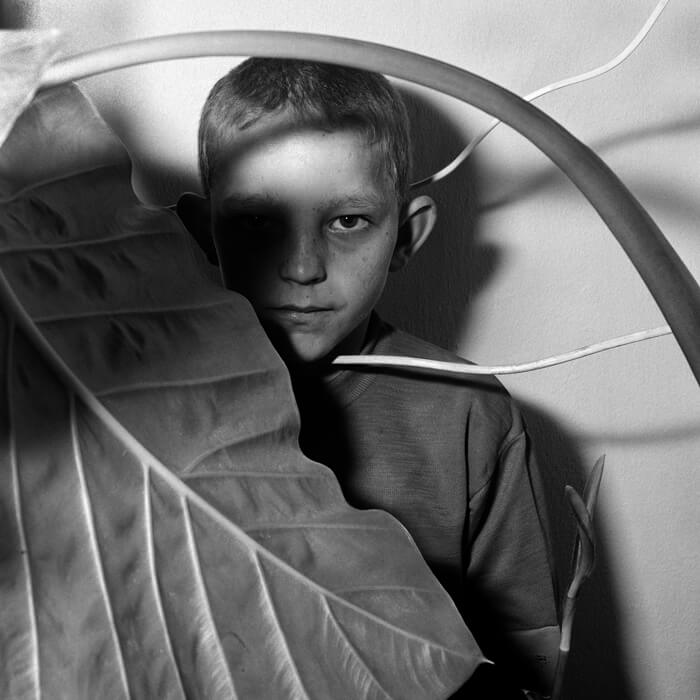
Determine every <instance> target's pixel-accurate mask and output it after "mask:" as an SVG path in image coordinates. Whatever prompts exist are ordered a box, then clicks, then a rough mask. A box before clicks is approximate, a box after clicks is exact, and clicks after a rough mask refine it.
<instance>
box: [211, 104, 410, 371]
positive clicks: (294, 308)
mask: <svg viewBox="0 0 700 700" xmlns="http://www.w3.org/2000/svg"><path fill="white" fill-rule="evenodd" d="M210 206H211V217H212V234H213V237H214V243H215V246H216V249H217V253H218V257H219V263H220V266H221V271H222V276H223V280H224V284H225V285H226V286H227V287H228V288H230V289H234V290H236V291H238V292H240V293H242V294H243V295H244V296H246V297H247V298H248V299H249V300H250V302H251V303H252V305H253V307H254V308H255V311H256V312H257V314H258V317H259V318H260V321H261V322H262V324H263V325H264V326H265V328H266V330H267V331H268V333H269V334H270V337H271V338H272V340H273V342H274V343H275V345H276V347H277V349H278V351H279V352H280V353H281V354H282V355H283V356H284V357H285V359H286V360H287V361H288V362H292V363H299V362H301V363H310V362H315V361H317V360H322V359H324V358H328V357H329V356H330V357H333V356H334V355H336V354H339V353H353V352H357V351H358V350H359V349H360V347H361V343H362V340H363V337H364V332H365V329H366V325H367V320H368V318H369V314H370V311H371V310H372V309H373V307H374V306H375V304H376V303H377V301H378V299H379V297H380V295H381V293H382V290H383V288H384V284H385V282H386V278H387V273H388V270H389V265H390V263H391V260H392V256H393V254H394V249H395V246H396V241H397V230H398V223H399V219H398V217H399V211H398V202H397V197H396V193H395V190H394V187H393V184H392V182H391V181H390V180H389V178H388V177H387V176H386V175H385V173H384V169H383V168H382V167H380V163H378V155H377V153H376V152H375V149H373V148H372V147H371V146H370V145H369V144H368V143H367V140H366V138H365V137H364V136H363V135H362V134H360V133H358V132H356V131H354V130H351V129H348V130H341V131H332V132H328V131H323V130H320V129H315V128H311V127H305V126H295V125H294V122H293V120H292V119H290V118H288V117H285V115H272V116H270V115H268V116H266V117H263V118H261V119H260V120H259V121H257V122H256V123H255V124H254V125H253V126H251V127H248V128H247V129H245V130H244V131H241V132H239V134H238V135H237V138H236V140H235V143H234V145H233V146H232V148H231V149H230V152H227V154H226V156H225V158H224V160H222V161H221V166H220V167H219V169H218V175H217V178H216V182H215V183H214V184H213V187H212V190H211V200H210Z"/></svg>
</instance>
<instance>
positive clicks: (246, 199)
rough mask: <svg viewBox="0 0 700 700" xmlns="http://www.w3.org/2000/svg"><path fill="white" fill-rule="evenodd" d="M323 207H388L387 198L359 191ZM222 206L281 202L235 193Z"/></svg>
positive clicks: (266, 204) (329, 200)
mask: <svg viewBox="0 0 700 700" xmlns="http://www.w3.org/2000/svg"><path fill="white" fill-rule="evenodd" d="M323 205H324V206H325V207H326V208H327V209H342V208H343V207H357V208H360V209H362V208H372V209H380V208H383V207H384V206H385V205H386V198H385V197H383V196H382V195H381V194H380V193H378V192H373V191H359V192H353V193H349V194H346V195H340V196H338V197H330V198H328V199H326V200H325V201H324V202H323ZM222 206H224V207H226V208H229V207H241V208H243V209H247V208H255V207H273V206H279V201H278V200H277V198H276V197H274V196H273V195H270V194H266V193H250V194H244V193H238V192H233V193H231V194H229V195H227V196H226V197H225V198H224V199H223V201H222Z"/></svg>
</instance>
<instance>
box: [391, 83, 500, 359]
mask: <svg viewBox="0 0 700 700" xmlns="http://www.w3.org/2000/svg"><path fill="white" fill-rule="evenodd" d="M401 93H402V96H403V97H404V100H405V102H406V106H407V108H408V112H409V116H410V118H411V124H412V141H413V146H414V149H413V150H414V167H413V176H412V179H413V180H418V179H420V178H423V177H425V176H427V175H429V174H431V173H434V172H435V171H437V170H439V169H440V168H442V167H443V166H445V165H446V164H447V163H449V162H450V161H451V160H452V158H454V157H455V156H456V155H457V154H458V153H459V152H460V151H461V150H462V148H463V147H464V145H465V140H464V136H463V134H462V133H461V132H460V130H459V129H458V128H457V127H456V126H455V125H454V124H452V123H451V122H450V121H449V120H448V119H447V118H446V117H445V115H444V114H443V113H442V112H440V111H439V110H438V109H437V108H436V107H435V106H434V105H433V104H432V103H430V102H429V101H428V100H426V99H425V98H423V97H422V96H421V95H420V94H419V93H417V92H414V91H411V90H409V89H402V90H401ZM475 164H478V156H476V157H475V156H472V157H471V158H469V159H468V160H467V162H466V163H464V164H463V165H461V166H460V168H459V169H458V170H457V172H456V173H454V174H453V175H451V176H450V177H448V178H446V179H445V180H442V181H440V182H439V183H437V184H435V185H428V186H424V187H422V188H420V190H417V191H412V192H411V194H412V195H413V196H416V194H428V195H430V196H431V197H432V198H433V199H434V200H435V201H436V203H437V207H438V220H437V224H436V227H435V230H434V231H433V233H432V235H431V237H430V238H429V239H428V241H427V242H426V243H425V245H424V246H423V248H422V249H421V250H420V252H419V253H418V255H417V256H416V258H415V259H414V260H412V261H411V262H410V263H409V265H408V266H407V267H406V268H405V269H404V270H401V271H399V272H395V273H393V274H391V275H389V282H388V284H387V288H386V291H385V293H384V297H383V298H382V301H381V303H380V304H379V311H380V313H382V315H384V316H386V317H387V319H388V320H390V321H391V322H392V323H396V325H398V326H399V327H401V328H402V329H404V330H406V331H408V332H410V333H414V334H415V335H417V336H419V337H421V338H425V339H426V340H429V341H431V342H433V343H435V344H436V345H440V346H442V347H446V348H448V349H450V350H454V349H455V348H456V342H457V341H456V339H457V337H458V336H459V329H460V328H461V327H462V326H463V324H464V323H465V310H467V309H469V308H470V306H471V303H470V302H471V300H472V299H473V298H474V297H476V296H477V295H478V294H479V293H480V292H481V291H482V289H483V288H484V287H485V286H486V284H487V282H488V279H489V278H490V277H491V275H492V273H493V271H494V270H495V269H496V267H497V265H498V264H499V263H500V257H501V255H500V254H501V251H500V250H499V249H498V248H497V247H496V246H493V245H491V244H486V243H484V242H481V241H479V240H478V236H477V230H476V225H475V213H476V202H477V201H478V196H477V195H478V192H477V186H478V179H477V178H475V177H474V176H473V169H474V167H475ZM477 167H478V166H477ZM454 260H461V261H463V263H464V264H463V266H462V267H461V268H458V266H456V265H455V264H454Z"/></svg>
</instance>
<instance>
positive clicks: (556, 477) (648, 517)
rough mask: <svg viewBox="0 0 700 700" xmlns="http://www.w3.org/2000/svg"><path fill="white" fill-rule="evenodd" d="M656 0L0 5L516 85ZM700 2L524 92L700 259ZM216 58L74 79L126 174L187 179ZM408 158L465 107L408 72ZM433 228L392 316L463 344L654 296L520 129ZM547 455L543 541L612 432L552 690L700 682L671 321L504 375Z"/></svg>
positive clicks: (627, 320)
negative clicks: (396, 55)
mask: <svg viewBox="0 0 700 700" xmlns="http://www.w3.org/2000/svg"><path fill="white" fill-rule="evenodd" d="M654 5H655V0H627V1H626V2H624V3H612V2H609V0H590V1H589V2H586V3H582V2H578V1H577V0H545V1H540V2H537V3H534V2H528V3H523V2H518V0H499V1H497V2H493V1H491V2H489V1H488V0H472V1H471V2H468V3H467V2H463V1H460V0H443V1H442V2H435V0H432V1H431V2H428V1H421V0H389V1H387V0H384V1H382V2H373V3H369V2H359V1H358V0H355V1H349V2H338V1H337V0H285V1H282V0H277V1H274V2H273V1H271V0H239V1H238V2H231V0H208V2H202V3H195V2H185V1H184V0H138V1H137V0H121V1H120V2H114V0H24V1H22V0H15V1H14V2H9V3H7V4H6V5H5V9H4V19H5V21H6V22H9V23H14V24H15V25H25V26H26V25H31V26H58V27H62V28H63V29H65V32H66V43H65V45H66V53H73V52H75V51H78V50H84V49H87V48H92V47H96V46H100V45H104V44H107V43H113V42H117V41H121V40H125V39H130V38H135V37H140V36H146V35H153V34H161V33H169V32H178V31H192V30H198V29H211V28H231V29H244V28H258V29H260V28H264V29H286V30H299V31H310V32H322V33H329V34H338V35H345V36H350V37H356V38H361V39H368V40H372V41H377V42H381V43H386V44H390V45H395V46H399V47H402V48H405V49H409V50H413V51H416V52H419V53H423V54H427V55H430V56H433V57H436V58H439V59H442V60H445V61H447V62H450V63H453V64H456V65H458V66H461V67H464V68H467V69H469V70H472V71H474V72H476V73H479V74H481V75H484V76H485V77H488V78H491V79H493V80H495V81H497V82H499V83H501V84H503V85H505V86H506V87H509V88H511V89H512V90H514V91H516V92H518V93H521V94H524V93H527V92H529V91H531V90H533V89H535V88H538V87H540V86H542V85H544V84H546V83H549V82H552V81H554V80H557V79H560V78H562V77H565V76H568V75H571V74H574V73H577V72H581V71H583V70H588V69H590V68H592V67H594V66H597V65H599V64H601V63H603V62H605V61H607V60H608V59H609V58H611V57H612V56H613V55H614V54H616V53H617V52H618V51H619V50H620V49H621V48H622V47H623V46H624V45H625V44H626V43H627V42H628V41H629V40H630V39H631V37H632V36H633V35H634V34H635V33H636V32H637V30H638V29H639V27H641V25H642V24H643V22H644V20H645V19H646V17H647V16H648V15H649V14H650V13H651V11H652V9H653V7H654ZM699 39H700V5H698V4H697V0H672V1H671V3H670V5H669V7H668V8H667V9H666V10H665V12H664V14H663V15H662V17H661V19H660V20H659V22H658V24H657V26H656V27H655V28H654V29H653V30H652V33H651V35H650V36H649V38H648V39H647V40H646V42H645V43H644V44H643V45H642V47H641V48H640V49H639V50H638V52H637V53H636V54H635V55H634V56H633V57H632V58H631V59H630V60H629V61H628V62H627V63H625V64H624V65H623V66H621V67H620V68H618V69H617V70H616V71H615V72H613V73H611V74H608V75H607V76H605V77H603V78H599V79H597V80H595V81H594V82H591V83H588V84H585V85H582V86H577V87H573V88H568V89H567V90H565V91H563V92H560V93H558V94H555V95H551V96H548V97H546V98H544V99H543V100H542V101H541V102H540V103H539V104H540V106H541V107H542V108H543V109H545V110H546V111H547V112H548V113H549V114H551V115H552V116H553V117H554V118H555V119H557V120H559V121H560V122H561V123H562V124H563V125H564V126H566V127H567V128H569V129H570V130H571V131H573V133H574V134H575V135H577V136H578V137H579V138H581V139H582V140H584V141H585V142H586V143H588V144H589V145H591V146H592V147H593V148H594V149H595V150H596V151H597V152H598V153H599V154H600V155H601V156H602V157H603V158H604V159H605V160H606V161H607V162H608V163H609V164H610V165H611V166H612V167H613V169H614V170H615V171H616V172H617V173H618V174H619V175H620V176H621V178H622V179H623V180H624V181H625V182H626V184H627V185H628V186H629V188H630V189H631V190H632V191H633V192H634V193H635V194H636V195H637V196H638V198H639V199H640V200H641V202H642V203H643V204H644V205H645V206H646V207H647V209H648V211H649V212H650V213H651V215H652V217H653V218H654V219H655V220H656V222H657V223H658V224H659V225H660V227H661V229H662V230H663V231H664V232H665V233H666V235H667V237H668V238H669V239H670V241H671V243H672V244H673V245H674V246H675V247H676V249H677V250H678V252H679V253H680V255H681V256H682V257H683V258H684V260H685V261H686V263H687V264H688V266H689V267H690V268H691V271H693V272H694V274H696V275H697V273H698V270H699V268H700V240H699V238H698V230H697V225H698V224H697V222H698V220H700V157H699V156H700V98H699V96H698V85H699V83H698V76H699V75H700V49H698V46H699V43H698V40H699ZM231 63H232V59H205V60H197V61H187V62H177V63H172V64H168V65H158V66H149V67H143V68H138V69H128V70H124V71H121V72H119V73H113V74H110V75H108V76H102V77H98V78H93V79H90V80H87V81H85V82H84V86H85V88H86V89H87V90H88V92H89V93H90V94H92V96H93V97H94V98H95V99H96V101H97V103H98V105H99V106H100V108H101V109H102V110H103V113H104V114H105V116H106V117H107V118H108V119H109V120H110V121H111V123H112V124H113V125H114V126H115V128H117V129H118V131H119V132H120V133H121V135H122V136H123V138H125V140H127V142H128V144H129V146H130V148H131V150H132V152H133V155H134V158H135V160H136V161H137V162H138V163H139V165H140V169H139V172H138V173H137V180H138V182H139V183H140V187H142V188H143V192H144V194H145V196H148V197H150V198H154V199H159V200H161V201H164V202H168V201H169V200H171V199H172V198H173V197H174V196H175V195H176V193H177V192H178V191H179V190H181V189H182V188H185V187H196V184H197V180H196V174H195V147H196V146H195V132H196V121H197V115H198V110H199V108H200V106H201V103H202V101H203V99H204V96H205V93H206V91H207V89H208V87H209V86H210V84H211V83H212V82H213V80H214V79H215V78H216V77H218V76H219V74H221V73H223V72H224V71H225V70H226V69H227V68H228V67H229V66H230V65H231ZM409 92H410V96H411V100H410V102H411V105H412V111H413V112H414V113H415V115H416V119H417V123H418V131H419V134H418V137H417V150H418V151H419V154H422V156H421V157H420V162H419V166H418V172H417V173H416V175H417V176H418V175H423V174H426V173H427V172H428V171H429V170H430V168H431V166H432V167H439V166H440V165H441V164H443V163H444V162H446V161H447V160H448V159H449V155H450V154H452V153H453V152H456V151H457V150H459V146H460V144H461V143H462V142H464V141H465V140H466V139H467V138H468V136H470V135H471V134H473V133H474V131H475V129H476V128H477V127H478V126H479V125H480V124H483V123H484V122H485V118H484V117H483V115H479V114H477V113H475V111H474V110H472V109H471V108H469V107H466V106H464V105H461V104H459V103H456V102H454V101H452V100H449V99H447V98H444V97H442V96H439V95H435V94H432V93H430V91H427V90H421V91H418V90H417V89H413V88H410V89H409ZM430 192H431V194H434V196H435V197H436V198H437V199H438V200H439V203H440V205H441V212H442V215H441V222H440V226H439V228H438V231H437V232H436V233H435V234H434V236H433V239H432V240H431V241H430V242H429V243H428V245H427V246H426V249H424V251H422V252H421V254H420V256H419V257H418V258H417V259H416V261H415V263H414V264H413V266H412V268H411V269H410V270H408V271H406V272H405V273H399V275H398V276H397V279H395V280H394V281H393V283H392V286H391V289H390V290H389V291H388V294H387V298H386V299H385V301H384V303H383V305H382V310H383V312H384V314H385V316H387V317H388V318H389V319H391V320H394V321H397V322H398V323H399V324H401V325H403V326H405V327H407V328H408V329H409V330H413V331H415V332H417V333H419V334H421V335H424V336H427V337H428V338H429V339H431V340H434V341H436V342H439V343H442V344H445V345H448V346H450V347H452V348H454V349H457V350H458V351H459V352H460V353H462V354H464V355H465V356H468V357H470V358H471V359H473V360H475V361H478V362H481V363H495V362H502V361H517V360H527V359H534V358H538V357H541V356H545V355H548V354H553V353H555V352H559V351H564V350H568V349H572V348H575V347H580V346H583V345H586V344H589V343H591V342H594V341H597V340H600V339H603V338H607V337H611V336H615V335H621V334H624V333H627V332H631V331H635V330H639V329H643V328H647V327H651V326H655V325H660V324H661V323H663V319H662V317H661V315H660V313H659V311H658V310H657V309H656V307H655V304H654V303H653V301H652V299H651V297H650V295H649V293H648V292H647V291H646V288H645V287H644V286H643V284H642V282H641V281H640V279H639V278H638V276H637V275H636V273H635V272H634V270H633V269H632V266H631V264H630V263H629V262H628V260H627V259H626V257H625V256H624V254H623V253H622V251H621V249H620V248H619V247H618V245H617V244H616V243H615V241H614V239H613V238H612V236H611V235H610V234H609V233H608V231H607V229H606V228H605V226H604V225H603V224H602V223H601V221H600V220H599V219H598V218H597V216H596V215H595V213H594V212H593V210H592V209H591V207H590V206H588V205H587V204H586V202H585V201H584V200H583V198H582V197H581V196H580V195H579V194H578V192H577V191H576V190H574V188H573V187H572V186H571V185H569V184H568V183H567V182H566V181H565V179H564V178H563V176H562V175H561V174H560V173H559V172H558V171H557V170H556V169H555V168H554V167H553V166H552V165H551V164H550V163H549V162H548V161H547V160H546V159H545V158H544V157H543V156H541V155H540V154H539V153H538V152H536V151H535V149H534V148H533V147H532V146H531V145H530V144H528V143H527V142H525V141H524V140H523V139H522V138H520V137H519V136H517V135H516V134H514V133H513V132H511V131H509V130H508V129H506V128H499V129H498V130H497V131H496V132H495V133H494V134H492V135H491V136H490V137H489V138H488V139H487V141H486V142H485V143H484V144H483V145H482V146H481V147H480V148H479V149H478V151H477V153H476V154H475V156H474V158H473V159H472V160H471V161H470V162H469V164H468V165H467V166H466V167H465V168H464V169H462V170H461V171H460V172H459V173H458V174H456V175H454V176H452V178H451V179H450V180H449V181H446V182H445V183H444V184H441V185H437V186H434V187H433V188H431V189H430ZM504 383H505V384H506V385H507V387H508V388H509V389H510V390H511V391H512V393H513V394H515V395H516V396H517V397H518V398H519V399H520V400H521V401H522V402H523V406H524V409H525V412H526V415H527V418H528V420H529V422H530V424H531V429H532V432H533V434H534V435H535V438H536V439H537V440H538V443H539V451H540V453H541V455H542V461H543V462H544V463H545V465H546V468H547V469H548V471H549V482H550V484H551V491H552V512H553V514H554V518H555V523H556V528H557V531H558V532H559V533H560V536H559V537H558V539H557V547H558V552H559V554H560V555H561V549H562V547H563V546H564V545H566V546H568V545H569V544H570V541H569V537H570V535H571V528H570V525H569V521H568V520H567V519H566V518H568V516H566V513H565V510H564V509H563V484H564V483H565V481H566V482H570V483H573V484H574V485H576V486H580V485H581V483H582V481H583V478H584V475H585V472H586V471H587V470H588V469H590V467H591V466H592V464H593V462H594V460H595V458H596V457H597V456H598V455H600V454H602V453H606V454H607V470H606V473H605V477H604V481H603V488H602V493H601V498H600V507H599V511H598V514H597V518H598V523H599V531H600V540H601V546H600V564H599V567H598V570H597V572H596V574H595V577H594V579H593V580H592V581H591V582H590V584H589V585H588V587H587V589H584V592H583V594H582V598H583V599H582V601H581V603H580V607H579V616H578V619H577V626H576V634H575V639H574V650H573V658H572V661H571V667H570V674H569V679H568V693H567V697H569V698H616V699H618V698H625V697H630V698H639V699H640V700H658V699H659V698H671V699H677V700H685V699H690V698H700V670H699V669H700V653H699V652H698V649H699V642H698V640H699V639H700V544H699V535H698V533H700V508H699V507H698V499H699V498H700V394H699V392H698V387H697V384H696V382H695V381H694V379H693V377H692V375H691V373H690V370H689V369H688V367H687V365H686V364H685V362H684V360H683V357H682V355H681V353H680V351H679V349H678V347H677V345H676V343H675V341H674V340H673V339H672V338H669V337H666V338H662V339H657V340H654V341H650V342H647V343H645V344H643V345H636V346H631V347H628V348H625V349H621V350H617V351H613V352H611V353H607V354H604V355H598V356H595V357H591V358H588V359H585V360H581V361H579V362H576V363H573V364H569V365H565V366H562V367H559V368H554V369H550V370H545V371H541V372H538V373H531V374H527V375H519V376H517V377H511V378H507V379H505V380H504Z"/></svg>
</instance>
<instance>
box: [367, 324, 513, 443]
mask: <svg viewBox="0 0 700 700" xmlns="http://www.w3.org/2000/svg"><path fill="white" fill-rule="evenodd" d="M373 322H374V324H375V325H374V338H375V341H374V343H373V345H372V347H371V348H369V352H371V354H373V355H404V356H407V357H419V358H426V359H429V360H438V361H441V362H454V363H459V364H465V365H468V364H474V363H473V362H470V361H469V360H466V359H464V358H463V357H460V356H459V355H456V354H455V353H453V352H450V351H449V350H446V349H445V348H442V347H440V346H438V345H435V344H433V343H431V342H429V341H427V340H424V339H423V338H419V337H417V336H415V335H412V334H410V333H407V332H406V331H403V330H400V329H398V328H396V327H394V326H392V325H391V324H389V323H387V322H386V321H384V320H382V319H380V318H379V317H376V318H375V319H374V321H373ZM392 375H393V373H392ZM393 379H394V381H395V382H400V383H405V384H406V385H410V384H415V385H416V386H418V387H419V390H418V391H417V395H418V396H425V398H426V400H427V401H430V402H431V403H433V404H436V397H439V398H440V399H441V400H442V401H443V402H444V410H446V411H451V410H455V409H457V408H459V410H460V411H462V412H464V411H467V412H469V413H474V414H480V415H481V416H482V417H483V419H485V420H486V421H487V422H489V423H493V424H494V425H492V427H493V428H494V429H497V430H498V431H499V432H501V431H505V432H511V431H512V430H516V431H518V430H521V429H522V420H521V417H520V412H519V410H518V408H517V406H516V405H515V402H514V401H513V398H512V397H511V396H510V394H509V393H508V391H507V390H506V389H505V387H504V386H503V384H501V382H500V381H499V380H498V379H497V378H496V377H494V376H492V375H484V374H464V375H456V374H454V373H447V372H430V371H412V370H407V371H405V372H401V373H400V376H398V375H393Z"/></svg>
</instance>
